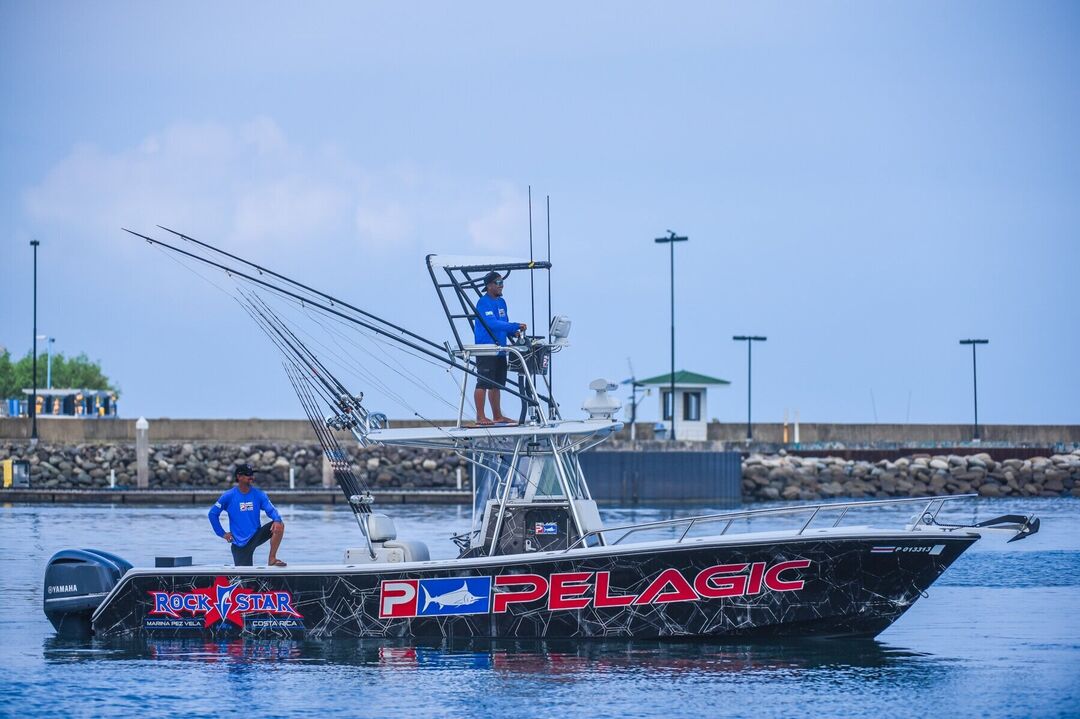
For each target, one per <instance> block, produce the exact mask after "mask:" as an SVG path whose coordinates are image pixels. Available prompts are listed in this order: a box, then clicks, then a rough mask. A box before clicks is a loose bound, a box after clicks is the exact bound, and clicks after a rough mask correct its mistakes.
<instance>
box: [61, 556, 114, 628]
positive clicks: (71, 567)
mask: <svg viewBox="0 0 1080 719" xmlns="http://www.w3.org/2000/svg"><path fill="white" fill-rule="evenodd" d="M129 569H131V563H130V562H128V561H126V560H124V559H121V558H120V557H118V556H116V555H115V554H110V553H109V552H102V551H101V550H99V549H64V550H61V551H59V552H57V553H56V554H54V555H53V556H52V559H50V560H49V565H48V566H47V567H46V568H45V588H44V609H45V616H46V617H48V618H49V621H50V622H52V625H53V626H54V627H55V628H56V631H57V633H58V634H62V635H65V636H73V635H89V634H90V633H91V627H90V617H91V616H93V614H94V610H95V609H97V608H98V605H99V604H101V602H102V601H103V600H104V599H105V596H106V595H107V594H108V593H109V592H110V591H111V590H112V588H113V587H115V586H116V583H117V582H119V581H120V578H121V577H123V576H124V574H125V573H127V571H128V570H129Z"/></svg>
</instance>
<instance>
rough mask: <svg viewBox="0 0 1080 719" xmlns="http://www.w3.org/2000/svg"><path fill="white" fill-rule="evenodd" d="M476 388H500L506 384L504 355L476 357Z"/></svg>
mask: <svg viewBox="0 0 1080 719" xmlns="http://www.w3.org/2000/svg"><path fill="white" fill-rule="evenodd" d="M476 373H477V374H478V375H480V377H479V378H478V379H477V380H476V388H477V389H502V386H503V385H504V384H506V355H494V356H489V357H477V358H476Z"/></svg>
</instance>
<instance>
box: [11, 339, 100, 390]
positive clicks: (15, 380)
mask: <svg viewBox="0 0 1080 719" xmlns="http://www.w3.org/2000/svg"><path fill="white" fill-rule="evenodd" d="M47 361H48V360H47V356H46V355H38V381H37V385H38V389H42V388H44V387H45V376H46V362H47ZM33 375H34V358H33V355H32V354H31V353H29V352H27V353H26V356H25V357H23V358H22V359H20V360H18V361H17V362H12V361H11V353H10V352H8V351H7V350H4V351H3V353H0V397H22V396H23V392H22V391H23V390H24V389H30V388H31V387H32V386H33ZM52 386H53V387H54V388H57V389H104V390H110V391H113V392H116V393H117V394H119V392H120V390H119V388H118V387H116V386H114V385H113V384H112V382H110V381H109V378H108V377H106V376H105V373H104V372H102V371H101V363H100V362H98V361H94V360H91V359H90V358H89V357H87V356H86V353H85V352H80V353H79V354H78V355H76V356H75V357H72V358H70V359H68V358H67V357H65V356H64V354H63V353H62V352H57V353H56V354H54V355H53V356H52Z"/></svg>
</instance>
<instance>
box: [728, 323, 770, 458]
mask: <svg viewBox="0 0 1080 719" xmlns="http://www.w3.org/2000/svg"><path fill="white" fill-rule="evenodd" d="M731 339H733V340H735V341H736V342H745V343H746V441H747V442H750V441H751V440H752V439H753V438H754V435H753V433H752V432H751V430H750V378H751V377H752V376H753V375H752V374H751V367H750V363H751V361H752V360H753V357H754V355H753V348H754V343H755V342H764V341H765V340H766V339H767V338H766V337H759V336H758V335H735V336H734V337H732V338H731Z"/></svg>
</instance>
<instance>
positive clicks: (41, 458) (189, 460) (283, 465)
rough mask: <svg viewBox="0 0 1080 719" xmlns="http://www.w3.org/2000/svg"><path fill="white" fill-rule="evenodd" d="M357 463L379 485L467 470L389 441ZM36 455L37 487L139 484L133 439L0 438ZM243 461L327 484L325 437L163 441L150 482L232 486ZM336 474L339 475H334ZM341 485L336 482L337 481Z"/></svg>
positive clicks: (274, 478) (422, 484)
mask: <svg viewBox="0 0 1080 719" xmlns="http://www.w3.org/2000/svg"><path fill="white" fill-rule="evenodd" d="M346 451H347V452H348V454H349V458H350V460H351V465H352V470H353V472H354V473H355V474H357V475H358V476H359V477H361V478H362V479H364V480H366V481H367V482H368V483H369V484H371V486H373V487H375V488H425V489H426V488H446V487H456V486H457V471H458V468H459V467H461V468H462V478H463V481H467V478H468V472H465V471H464V468H465V462H464V460H461V459H459V458H458V457H457V456H454V455H451V454H448V453H445V452H436V451H429V450H411V449H392V448H383V447H368V448H359V447H352V448H349V449H348V450H346ZM8 457H14V458H18V459H25V460H29V462H30V486H31V487H35V488H44V489H54V488H55V489H102V488H106V487H109V486H110V482H111V481H112V479H113V475H114V474H115V482H116V486H118V487H135V485H136V481H137V480H136V459H135V445H134V444H111V443H106V444H99V443H95V444H78V445H44V444H42V445H38V447H37V449H36V450H35V451H33V452H30V451H28V450H27V445H26V443H19V444H14V443H7V444H4V445H0V459H6V458H8ZM241 463H247V464H250V465H251V466H252V467H254V469H255V474H256V479H257V480H258V482H259V485H260V486H262V487H265V488H272V487H288V486H289V473H290V469H291V470H292V474H293V482H294V484H295V486H296V487H297V488H298V489H307V488H316V487H321V486H322V485H323V474H322V472H323V454H322V449H321V448H320V447H319V445H318V444H314V443H312V444H305V443H251V444H204V443H190V442H189V443H184V444H161V445H152V446H151V447H150V461H149V484H150V488H151V489H191V488H200V489H209V488H217V487H220V488H222V489H225V488H228V487H229V486H231V485H232V481H233V468H235V467H236V465H238V464H241ZM331 481H332V480H331ZM334 486H335V487H336V486H337V485H336V484H334Z"/></svg>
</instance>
